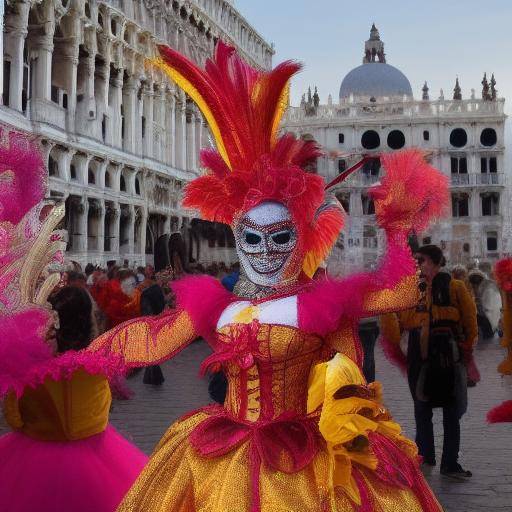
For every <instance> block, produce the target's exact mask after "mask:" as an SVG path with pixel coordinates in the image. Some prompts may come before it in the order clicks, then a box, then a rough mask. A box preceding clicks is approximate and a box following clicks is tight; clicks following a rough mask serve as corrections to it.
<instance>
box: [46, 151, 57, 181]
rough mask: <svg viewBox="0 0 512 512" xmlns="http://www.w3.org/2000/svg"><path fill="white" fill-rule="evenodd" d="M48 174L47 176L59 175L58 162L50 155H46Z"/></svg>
mask: <svg viewBox="0 0 512 512" xmlns="http://www.w3.org/2000/svg"><path fill="white" fill-rule="evenodd" d="M48 175H49V176H58V175H59V164H58V163H57V160H56V159H55V158H54V157H53V156H52V155H50V156H49V157H48Z"/></svg>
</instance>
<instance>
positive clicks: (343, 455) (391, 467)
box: [93, 277, 442, 512]
mask: <svg viewBox="0 0 512 512" xmlns="http://www.w3.org/2000/svg"><path fill="white" fill-rule="evenodd" d="M402 284H403V283H402ZM197 286H199V288H200V289H201V290H202V291H203V292H204V293H203V299H204V300H205V301H206V303H205V302H203V303H201V304H200V305H198V304H197V301H195V300H194V294H189V296H188V297H187V292H186V291H185V292H184V290H186V289H195V288H196V287H197ZM217 287H218V285H217V284H216V283H214V282H213V280H210V279H209V278H198V277H196V278H189V279H188V280H187V283H186V284H184V285H183V286H182V288H181V290H178V298H179V303H180V304H181V305H182V309H180V310H179V311H178V312H177V313H174V314H169V315H164V316H162V317H160V318H159V319H157V320H156V321H155V320H152V319H149V318H148V319H143V320H139V321H133V322H131V323H128V324H125V325H124V326H122V327H120V328H118V329H116V330H114V331H112V332H111V333H110V334H108V333H107V334H106V335H103V336H102V337H101V338H100V339H98V340H97V341H96V342H95V344H94V346H93V349H95V350H100V349H101V348H102V347H103V348H104V347H105V346H107V345H108V346H109V348H110V350H114V351H116V352H118V353H123V354H124V356H125V358H126V360H127V361H133V362H134V364H141V362H142V360H148V359H149V360H152V361H155V360H161V356H162V355H163V354H168V353H175V352H176V351H177V350H178V349H179V347H181V346H183V345H184V344H185V341H184V340H186V339H188V340H190V339H194V338H195V337H196V336H197V332H201V333H206V332H207V331H208V328H207V325H206V323H205V320H204V318H205V317H204V316H201V315H200V311H201V310H202V309H203V308H207V309H208V310H210V311H212V312H213V317H214V318H217V319H218V320H217V322H216V324H214V326H213V329H212V330H213V332H212V333H210V335H209V336H208V338H207V339H208V342H209V343H210V345H211V346H212V348H213V351H214V352H213V354H212V355H211V356H210V357H209V358H208V359H207V360H206V361H204V363H203V369H204V370H206V369H208V368H214V369H218V368H220V367H222V368H223V369H224V371H225V373H226V376H227V379H228V383H229V385H228V392H227V397H226V400H225V404H224V407H221V406H210V407H206V408H204V409H202V410H199V411H196V412H194V413H191V414H189V415H187V416H186V417H184V418H182V419H181V420H179V421H178V422H176V423H175V424H174V425H173V426H172V427H171V428H170V429H169V430H168V431H167V433H166V434H165V435H164V437H163V438H162V439H161V441H160V443H159V444H158V446H157V447H156V448H155V450H154V452H153V454H152V456H151V458H150V461H149V463H148V465H147V466H146V468H145V469H144V470H143V472H142V473H141V475H140V476H139V478H138V480H137V481H136V483H135V484H134V486H133V487H132V489H131V490H130V491H129V493H128V494H127V496H126V497H125V499H124V501H123V502H122V504H121V505H120V507H119V509H118V510H119V511H121V512H128V511H130V512H134V511H140V512H142V511H145V512H146V511H151V512H157V511H158V512H164V511H165V512H169V511H172V512H178V511H180V512H185V511H187V512H224V511H233V512H249V511H250V512H255V511H265V512H270V511H272V512H285V511H286V512H290V511H294V512H318V511H342V510H343V511H350V510H353V511H363V512H370V511H375V512H384V511H392V510H408V511H418V512H419V511H422V510H427V511H439V510H442V509H441V507H440V505H439V503H438V502H437V500H436V499H435V497H434V496H433V494H432V492H431V490H430V489H429V488H428V486H427V484H426V483H425V481H424V479H423V476H422V474H421V472H420V471H419V461H418V458H417V449H416V446H415V444H414V443H412V442H411V441H409V440H407V439H406V438H404V437H403V436H402V435H401V433H400V427H399V426H398V425H397V424H396V423H394V422H393V421H392V419H391V416H390V414H389V413H388V411H387V410H386V409H385V408H384V407H383V405H382V402H381V390H380V385H379V384H378V383H371V384H367V383H366V382H365V381H364V378H363V376H362V374H361V371H360V368H359V366H358V364H357V362H359V363H360V362H361V355H360V350H359V349H358V343H357V342H356V341H355V337H354V330H355V324H354V323H352V322H346V323H343V322H342V323H338V329H337V330H334V331H332V332H330V333H322V334H319V333H314V332H311V331H312V330H314V323H315V321H316V320H318V316H320V317H321V316H322V313H320V312H318V314H315V315H314V316H315V319H314V320H315V321H313V320H311V321H309V322H308V321H307V319H305V318H301V316H304V315H301V311H303V309H304V307H306V306H307V305H308V301H307V300H306V298H305V297H304V294H302V293H301V292H300V291H299V292H298V293H296V294H292V295H288V296H281V297H270V298H268V299H265V300H260V301H254V300H253V301H249V300H236V298H235V297H234V296H232V295H229V296H228V294H227V292H224V291H221V290H217ZM306 293H307V292H306ZM205 297H206V298H205ZM374 299H375V298H374ZM367 302H368V301H367ZM370 302H371V300H370ZM370 302H368V304H369V303H370ZM324 314H325V310H324ZM277 318H279V319H280V320H279V322H277V321H276V319H277ZM321 320H323V321H327V319H326V318H323V319H321ZM133 340H138V341H137V342H136V343H134V342H133ZM335 353H337V355H336V356H335V357H334V358H333V359H331V358H332V356H333V355H334V354H335Z"/></svg>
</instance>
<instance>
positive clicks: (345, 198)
mask: <svg viewBox="0 0 512 512" xmlns="http://www.w3.org/2000/svg"><path fill="white" fill-rule="evenodd" d="M336 199H337V200H338V201H339V202H340V204H341V206H343V209H344V210H345V212H346V213H347V214H348V213H350V194H349V193H341V194H336Z"/></svg>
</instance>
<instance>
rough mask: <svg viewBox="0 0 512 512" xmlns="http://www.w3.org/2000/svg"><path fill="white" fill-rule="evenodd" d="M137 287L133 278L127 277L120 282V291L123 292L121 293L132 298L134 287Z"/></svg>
mask: <svg viewBox="0 0 512 512" xmlns="http://www.w3.org/2000/svg"><path fill="white" fill-rule="evenodd" d="M136 286H137V280H136V279H135V277H127V278H126V279H123V280H122V281H121V290H123V293H124V294H126V295H128V296H130V297H131V296H132V295H133V293H134V292H135V287H136Z"/></svg>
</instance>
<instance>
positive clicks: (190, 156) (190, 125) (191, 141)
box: [186, 111, 197, 171]
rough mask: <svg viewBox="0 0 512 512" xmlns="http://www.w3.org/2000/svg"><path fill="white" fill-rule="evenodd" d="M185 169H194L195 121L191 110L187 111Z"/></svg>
mask: <svg viewBox="0 0 512 512" xmlns="http://www.w3.org/2000/svg"><path fill="white" fill-rule="evenodd" d="M186 116H187V117H186V120H187V167H186V168H187V169H188V170H189V171H193V170H195V169H196V167H197V166H196V165H195V162H196V131H195V130H196V123H195V114H194V112H193V111H190V112H187V114H186Z"/></svg>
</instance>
